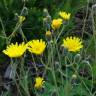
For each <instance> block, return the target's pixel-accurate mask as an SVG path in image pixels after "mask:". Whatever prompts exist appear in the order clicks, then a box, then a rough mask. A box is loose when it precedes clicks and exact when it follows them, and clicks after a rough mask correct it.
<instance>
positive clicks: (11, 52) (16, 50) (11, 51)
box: [3, 42, 27, 58]
mask: <svg viewBox="0 0 96 96" xmlns="http://www.w3.org/2000/svg"><path fill="white" fill-rule="evenodd" d="M26 48H27V46H26V45H25V43H24V42H23V43H21V44H18V43H17V42H16V43H15V44H13V43H12V44H10V45H9V46H7V48H6V50H3V53H4V54H6V55H8V56H9V57H10V58H15V57H20V56H22V55H23V54H24V52H25V51H26Z"/></svg>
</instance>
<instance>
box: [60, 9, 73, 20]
mask: <svg viewBox="0 0 96 96" xmlns="http://www.w3.org/2000/svg"><path fill="white" fill-rule="evenodd" d="M59 15H60V16H61V17H62V18H63V19H64V20H69V19H70V16H71V14H70V13H66V12H63V11H62V12H59Z"/></svg>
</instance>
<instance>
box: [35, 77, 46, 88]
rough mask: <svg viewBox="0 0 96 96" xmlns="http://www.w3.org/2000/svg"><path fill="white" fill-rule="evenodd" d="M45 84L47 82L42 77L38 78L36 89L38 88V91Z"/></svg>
mask: <svg viewBox="0 0 96 96" xmlns="http://www.w3.org/2000/svg"><path fill="white" fill-rule="evenodd" d="M44 82H45V81H44V79H43V78H42V77H36V79H35V85H34V87H35V88H37V89H39V88H42V86H43V84H44Z"/></svg>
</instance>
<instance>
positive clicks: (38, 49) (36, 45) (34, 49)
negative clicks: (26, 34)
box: [27, 39, 46, 55]
mask: <svg viewBox="0 0 96 96" xmlns="http://www.w3.org/2000/svg"><path fill="white" fill-rule="evenodd" d="M27 46H28V50H29V52H31V53H34V54H36V55H41V54H42V53H43V51H44V50H45V48H46V43H45V41H43V40H42V39H40V40H38V39H37V40H32V41H29V42H28V43H27Z"/></svg>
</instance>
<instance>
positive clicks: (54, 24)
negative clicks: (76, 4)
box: [51, 18, 63, 29]
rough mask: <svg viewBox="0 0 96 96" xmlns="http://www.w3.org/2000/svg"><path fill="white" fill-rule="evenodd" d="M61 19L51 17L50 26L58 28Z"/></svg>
mask: <svg viewBox="0 0 96 96" xmlns="http://www.w3.org/2000/svg"><path fill="white" fill-rule="evenodd" d="M62 21H63V20H62V19H60V18H59V19H53V20H52V24H51V26H52V28H53V29H59V28H60V26H61V24H62V23H63V22H62Z"/></svg>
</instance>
